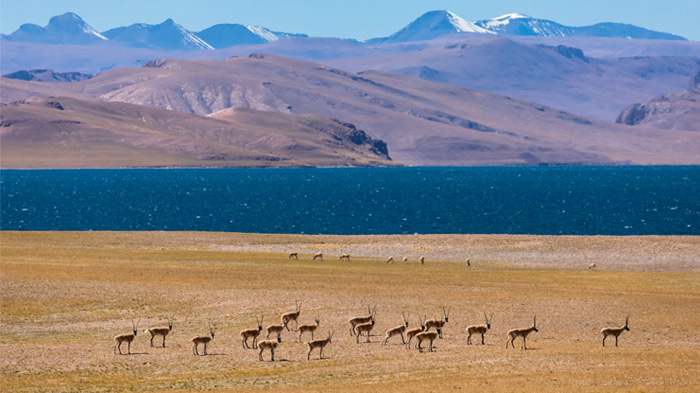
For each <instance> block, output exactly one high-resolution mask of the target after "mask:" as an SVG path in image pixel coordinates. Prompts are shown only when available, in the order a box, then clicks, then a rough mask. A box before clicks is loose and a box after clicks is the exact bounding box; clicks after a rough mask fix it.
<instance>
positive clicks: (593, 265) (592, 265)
mask: <svg viewBox="0 0 700 393" xmlns="http://www.w3.org/2000/svg"><path fill="white" fill-rule="evenodd" d="M588 270H595V262H592V263H591V264H590V265H588Z"/></svg>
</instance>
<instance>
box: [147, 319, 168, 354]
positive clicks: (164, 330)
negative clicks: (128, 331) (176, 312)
mask: <svg viewBox="0 0 700 393" xmlns="http://www.w3.org/2000/svg"><path fill="white" fill-rule="evenodd" d="M172 330H173V319H171V318H168V326H158V327H152V328H150V329H146V330H144V331H143V332H144V333H148V334H150V335H151V347H153V339H154V338H155V337H156V336H163V348H165V336H167V335H168V333H170V332H171V331H172Z"/></svg>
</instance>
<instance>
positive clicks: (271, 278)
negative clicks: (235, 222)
mask: <svg viewBox="0 0 700 393" xmlns="http://www.w3.org/2000/svg"><path fill="white" fill-rule="evenodd" d="M289 252H298V253H299V255H300V258H299V260H289V259H288V257H287V255H288V253H289ZM315 252H324V254H325V260H324V261H323V262H321V261H311V255H312V254H313V253H315ZM342 253H349V254H351V261H350V262H349V263H348V262H344V261H339V260H338V255H340V254H342ZM421 255H423V256H425V258H426V264H425V265H420V264H418V263H417V262H416V260H417V257H418V256H421ZM388 256H393V257H394V259H395V262H394V264H386V263H384V260H385V259H386V258H387V257H388ZM403 256H407V257H408V258H409V263H408V264H403V263H401V261H400V259H401V258H402V257H403ZM699 256H700V238H698V237H540V236H498V235H494V236H486V235H485V236H466V235H434V236H352V237H350V236H297V235H257V234H230V233H201V232H198V233H188V232H174V233H172V232H146V233H130V232H95V233H92V232H90V233H72V232H45V233H32V232H29V233H26V232H0V260H1V262H0V268H1V269H0V273H1V278H2V279H1V281H0V299H1V301H2V303H1V304H0V307H1V311H2V313H1V314H0V354H2V355H0V377H1V381H0V388H2V389H1V390H3V391H16V392H47V391H48V392H73V391H96V392H103V391H104V392H107V391H111V392H121V391H145V392H151V391H248V390H261V389H274V390H275V391H292V390H294V391H300V390H301V391H367V390H369V389H375V390H379V391H426V390H427V391H446V390H476V391H484V390H489V391H538V392H542V391H545V392H548V391H551V392H559V391H564V390H575V391H599V392H609V391H651V392H654V391H659V392H661V391H663V392H667V391H687V392H695V391H698V389H699V388H700V372H698V371H700V335H698V334H697V332H698V331H700V317H699V315H700V269H699V268H700V259H699V258H700V257H699ZM467 257H469V258H470V260H471V262H472V266H471V267H467V266H466V264H465V263H464V259H465V258H467ZM593 261H595V262H596V264H597V270H596V271H590V270H588V268H587V267H588V264H589V263H591V262H593ZM297 300H298V301H300V302H301V303H302V306H301V307H302V308H301V315H300V318H299V319H300V322H301V323H311V322H312V321H313V320H314V317H316V316H318V317H319V319H320V321H321V324H320V327H319V329H318V332H317V336H320V337H326V336H327V335H328V332H329V330H332V331H333V332H334V335H333V340H332V342H331V344H329V345H328V347H327V349H326V351H324V355H325V356H326V357H327V358H326V359H323V360H319V359H318V353H317V352H314V353H313V355H312V360H311V361H307V360H306V355H307V352H306V346H305V344H304V343H303V342H302V343H299V342H297V341H296V340H297V333H296V332H292V331H290V332H287V331H285V332H284V333H283V335H282V339H283V342H282V344H281V345H280V348H279V350H278V351H277V353H276V361H275V362H270V361H269V353H265V361H264V362H260V361H259V360H258V353H257V351H255V350H252V349H244V348H242V344H241V341H240V336H239V332H240V330H242V329H246V328H252V327H255V325H256V323H255V317H256V316H258V317H259V316H262V317H264V323H263V325H268V324H271V323H278V321H279V316H280V314H281V313H283V312H286V311H291V310H292V309H293V308H294V303H295V301H297ZM367 305H376V306H377V318H376V324H375V327H374V329H373V331H372V336H371V337H370V340H371V342H370V343H362V342H360V343H356V339H355V338H354V337H353V336H351V335H350V333H349V324H348V322H347V321H348V319H349V318H350V317H352V316H356V315H358V314H363V313H366V308H367ZM442 306H446V307H448V308H449V307H451V312H450V315H449V321H448V323H447V324H446V327H445V329H444V339H443V340H437V341H436V342H435V352H432V353H427V352H426V353H420V352H419V351H418V350H416V349H414V348H412V349H407V348H406V347H405V346H403V345H401V339H400V338H399V337H394V338H392V339H391V340H390V341H389V343H388V344H387V345H382V344H381V341H382V340H383V338H384V331H385V330H386V329H388V328H391V327H393V326H396V325H399V324H400V323H401V313H402V312H406V313H409V314H410V318H409V321H410V326H411V327H414V326H416V325H417V322H418V315H424V316H427V317H428V318H431V317H440V316H441V315H442V311H441V307H442ZM483 312H489V313H493V314H494V317H493V324H492V327H491V330H489V332H488V333H487V334H486V336H485V343H486V345H480V344H479V345H467V343H466V337H467V335H466V332H465V329H466V327H467V326H468V325H470V324H478V323H482V322H483ZM533 315H537V327H538V329H539V332H537V333H534V332H533V333H532V334H531V335H530V336H529V337H528V347H529V348H530V349H529V350H527V351H524V350H522V349H520V348H519V345H520V342H519V341H516V348H515V349H506V348H505V341H506V332H507V331H508V330H509V329H512V328H515V327H529V325H530V324H531V322H532V317H533ZM626 315H630V328H631V330H630V331H629V332H625V333H623V335H622V336H621V337H620V345H619V347H618V348H615V347H614V346H610V345H609V346H607V347H605V348H603V347H602V346H601V343H600V340H601V338H602V336H601V335H600V329H601V328H603V327H604V326H608V325H610V324H621V323H624V319H625V316H626ZM167 316H174V317H175V324H174V329H173V331H172V333H171V334H169V335H168V338H167V344H166V348H160V347H154V348H152V347H150V346H149V344H148V337H147V336H146V335H145V334H144V333H143V330H144V329H145V328H146V327H148V326H153V325H161V324H163V323H164V322H165V318H166V317H167ZM132 318H133V319H134V320H135V321H138V320H139V319H140V323H139V334H138V335H137V337H136V340H135V341H134V344H133V345H132V348H131V349H132V355H124V356H120V355H114V354H113V340H112V338H113V337H114V336H115V335H117V334H120V333H126V332H128V331H129V330H130V329H131V320H132ZM210 323H211V324H214V325H215V326H216V336H215V339H214V340H213V341H212V343H211V344H210V346H209V352H210V355H209V356H199V357H197V356H194V355H193V354H192V346H191V343H190V341H189V339H190V338H191V337H192V336H194V335H201V334H207V333H208V332H209V327H208V326H209V324H210ZM307 339H308V337H306V338H305V339H304V341H306V340H307ZM363 339H364V338H363ZM609 340H610V339H609ZM156 341H157V342H158V340H156ZM158 343H159V342H158ZM609 344H614V340H611V341H610V342H609Z"/></svg>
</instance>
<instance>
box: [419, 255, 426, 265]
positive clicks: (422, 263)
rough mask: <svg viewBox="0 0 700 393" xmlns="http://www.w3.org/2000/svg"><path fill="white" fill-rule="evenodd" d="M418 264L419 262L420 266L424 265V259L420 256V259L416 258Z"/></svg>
mask: <svg viewBox="0 0 700 393" xmlns="http://www.w3.org/2000/svg"><path fill="white" fill-rule="evenodd" d="M418 262H420V264H421V265H425V257H424V256H421V257H420V258H418Z"/></svg>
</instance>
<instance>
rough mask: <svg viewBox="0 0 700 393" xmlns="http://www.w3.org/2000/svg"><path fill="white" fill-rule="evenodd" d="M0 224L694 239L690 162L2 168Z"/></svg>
mask: <svg viewBox="0 0 700 393" xmlns="http://www.w3.org/2000/svg"><path fill="white" fill-rule="evenodd" d="M0 209H1V210H0V229H2V230H42V231H43V230H80V231H84V230H116V231H130V230H138V231H142V230H178V231H179V230H188V231H189V230H195V231H233V232H263V233H308V234H406V233H409V234H412V233H508V234H554V235H559V234H565V235H594V234H600V235H651V234H655V235H657V234H658V235H700V167H697V166H695V167H481V168H473V167H470V168H453V167H447V168H426V167H422V168H349V169H345V168H343V169H340V168H334V169H116V170H27V171H24V170H21V171H18V170H2V171H0Z"/></svg>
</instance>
